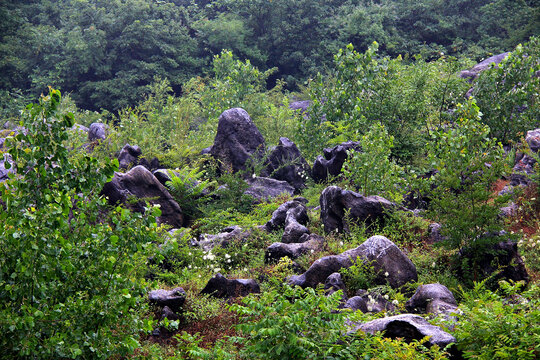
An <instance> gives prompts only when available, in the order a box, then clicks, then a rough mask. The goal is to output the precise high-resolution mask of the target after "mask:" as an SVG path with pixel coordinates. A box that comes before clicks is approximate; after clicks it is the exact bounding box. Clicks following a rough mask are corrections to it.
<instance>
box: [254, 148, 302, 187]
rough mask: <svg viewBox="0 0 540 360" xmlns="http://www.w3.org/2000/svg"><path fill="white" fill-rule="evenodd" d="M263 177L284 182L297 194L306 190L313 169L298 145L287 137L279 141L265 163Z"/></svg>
mask: <svg viewBox="0 0 540 360" xmlns="http://www.w3.org/2000/svg"><path fill="white" fill-rule="evenodd" d="M261 175H262V176H264V177H270V178H272V179H276V180H282V181H286V182H288V183H289V184H290V185H292V186H293V187H294V189H295V191H296V192H300V190H302V189H303V188H305V186H306V185H305V184H306V180H307V178H308V177H309V176H311V169H310V167H309V164H308V163H307V161H306V159H304V157H303V156H302V154H301V153H300V150H298V148H297V147H296V145H295V144H294V143H293V142H292V141H290V140H289V139H288V138H286V137H282V138H280V139H279V144H278V146H276V147H274V148H273V149H272V151H271V152H270V154H269V155H268V157H267V158H266V161H265V168H264V169H263V170H262V172H261Z"/></svg>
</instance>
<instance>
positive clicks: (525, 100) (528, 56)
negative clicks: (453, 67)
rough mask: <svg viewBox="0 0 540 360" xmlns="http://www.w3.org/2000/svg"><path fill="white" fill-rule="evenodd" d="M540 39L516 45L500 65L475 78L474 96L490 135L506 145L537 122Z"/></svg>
mask: <svg viewBox="0 0 540 360" xmlns="http://www.w3.org/2000/svg"><path fill="white" fill-rule="evenodd" d="M539 58H540V38H538V37H532V38H531V39H530V41H529V42H528V43H526V44H525V45H518V46H517V47H516V48H515V50H514V51H513V52H511V53H510V55H508V57H507V58H506V59H505V60H503V61H502V62H501V63H500V64H499V66H497V67H491V68H490V69H488V70H485V71H483V72H482V73H480V75H479V76H478V79H477V80H476V82H475V84H474V91H473V96H474V97H475V98H476V101H477V104H478V106H479V107H480V110H481V111H482V113H483V116H482V122H483V123H485V124H486V125H488V126H489V127H490V129H491V136H492V137H496V138H498V139H499V141H502V142H503V143H505V144H507V143H509V142H510V141H514V142H515V141H519V138H520V137H521V136H522V135H523V134H525V133H526V132H527V130H532V129H534V128H535V127H537V126H538V124H539V122H540V103H539V101H540V94H539V93H538V89H539V88H540V77H538V76H536V75H535V73H536V72H537V71H540V60H539Z"/></svg>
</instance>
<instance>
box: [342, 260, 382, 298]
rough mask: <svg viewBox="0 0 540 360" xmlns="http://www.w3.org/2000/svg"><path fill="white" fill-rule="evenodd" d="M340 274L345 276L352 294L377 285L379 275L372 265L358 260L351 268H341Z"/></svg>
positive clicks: (346, 283)
mask: <svg viewBox="0 0 540 360" xmlns="http://www.w3.org/2000/svg"><path fill="white" fill-rule="evenodd" d="M339 272H340V274H341V275H343V281H344V283H345V285H346V287H347V289H350V290H351V291H352V292H355V291H356V290H360V289H363V290H367V289H370V288H372V287H374V286H376V285H377V284H376V283H375V279H376V277H377V273H376V272H375V269H374V267H373V265H372V264H371V263H368V262H363V261H362V260H358V259H357V260H356V261H355V262H354V263H353V264H352V265H351V266H350V267H348V268H341V269H340V270H339Z"/></svg>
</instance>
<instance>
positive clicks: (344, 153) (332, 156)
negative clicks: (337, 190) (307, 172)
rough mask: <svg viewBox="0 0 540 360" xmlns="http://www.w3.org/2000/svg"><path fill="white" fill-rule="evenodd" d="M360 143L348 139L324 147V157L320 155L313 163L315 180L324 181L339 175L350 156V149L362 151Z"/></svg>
mask: <svg viewBox="0 0 540 360" xmlns="http://www.w3.org/2000/svg"><path fill="white" fill-rule="evenodd" d="M360 150H361V149H360V143H359V142H354V141H347V142H344V143H341V144H339V145H337V146H334V147H333V148H328V149H324V150H323V153H324V157H323V156H318V157H317V159H315V162H314V163H313V169H312V171H311V175H312V177H313V180H315V181H317V182H324V181H326V180H328V177H329V176H338V175H339V174H340V173H341V168H342V167H343V164H344V163H345V160H347V158H348V157H349V154H348V152H349V151H360Z"/></svg>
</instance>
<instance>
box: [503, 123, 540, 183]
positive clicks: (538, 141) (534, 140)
mask: <svg viewBox="0 0 540 360" xmlns="http://www.w3.org/2000/svg"><path fill="white" fill-rule="evenodd" d="M525 141H526V142H527V144H528V145H529V148H530V150H531V151H532V152H533V153H538V151H539V150H540V129H535V130H531V131H527V136H526V137H525ZM535 164H536V160H535V159H534V158H533V157H532V156H530V155H527V154H524V153H519V154H517V155H516V163H515V165H514V168H513V169H512V174H511V175H510V184H509V185H510V186H527V185H529V184H530V175H532V174H534V171H535V170H534V165H535Z"/></svg>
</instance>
